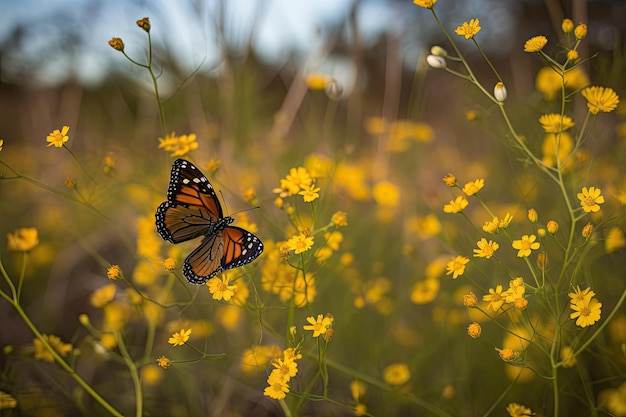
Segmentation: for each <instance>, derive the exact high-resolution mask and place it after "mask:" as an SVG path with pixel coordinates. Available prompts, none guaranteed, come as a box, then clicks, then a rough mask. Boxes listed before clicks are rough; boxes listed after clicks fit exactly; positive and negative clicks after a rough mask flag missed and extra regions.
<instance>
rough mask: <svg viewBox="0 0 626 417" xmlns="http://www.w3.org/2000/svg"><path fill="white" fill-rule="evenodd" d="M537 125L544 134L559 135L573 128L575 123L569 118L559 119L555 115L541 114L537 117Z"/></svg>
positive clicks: (559, 116) (558, 116)
mask: <svg viewBox="0 0 626 417" xmlns="http://www.w3.org/2000/svg"><path fill="white" fill-rule="evenodd" d="M539 123H540V124H541V127H543V130H545V131H546V133H560V132H565V131H566V130H567V129H569V128H572V127H574V125H575V123H574V121H573V120H572V118H571V117H569V116H563V117H561V115H560V114H557V113H548V114H543V115H541V117H539Z"/></svg>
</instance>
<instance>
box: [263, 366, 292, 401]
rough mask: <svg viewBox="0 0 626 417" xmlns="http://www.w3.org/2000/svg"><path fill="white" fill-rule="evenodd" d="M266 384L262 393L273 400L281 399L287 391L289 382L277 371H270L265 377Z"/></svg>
mask: <svg viewBox="0 0 626 417" xmlns="http://www.w3.org/2000/svg"><path fill="white" fill-rule="evenodd" d="M267 384H268V386H267V387H266V388H265V390H264V391H263V395H265V396H266V397H270V398H273V399H275V400H282V399H283V398H285V397H286V394H287V393H288V392H289V384H288V383H287V381H285V380H284V379H283V378H282V375H281V374H279V373H277V372H271V373H270V376H269V377H268V378H267Z"/></svg>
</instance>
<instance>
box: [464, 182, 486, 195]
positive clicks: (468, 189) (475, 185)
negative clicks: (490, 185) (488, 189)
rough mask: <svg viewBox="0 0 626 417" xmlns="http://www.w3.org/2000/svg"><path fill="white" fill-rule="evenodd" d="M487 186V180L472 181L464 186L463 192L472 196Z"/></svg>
mask: <svg viewBox="0 0 626 417" xmlns="http://www.w3.org/2000/svg"><path fill="white" fill-rule="evenodd" d="M484 186H485V180H484V179H482V178H480V179H477V180H476V181H470V182H468V183H467V184H465V185H464V186H463V192H464V193H465V195H467V196H468V197H469V196H472V195H474V194H476V193H477V192H479V191H480V190H481V189H482V188H483V187H484Z"/></svg>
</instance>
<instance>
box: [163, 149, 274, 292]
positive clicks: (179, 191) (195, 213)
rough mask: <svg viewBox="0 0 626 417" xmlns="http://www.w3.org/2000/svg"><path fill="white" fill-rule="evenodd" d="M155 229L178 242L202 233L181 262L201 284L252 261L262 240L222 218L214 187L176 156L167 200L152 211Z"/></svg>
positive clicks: (190, 277)
mask: <svg viewBox="0 0 626 417" xmlns="http://www.w3.org/2000/svg"><path fill="white" fill-rule="evenodd" d="M155 217H156V228H157V232H159V235H161V237H162V238H163V239H165V240H167V241H168V242H172V243H181V242H186V241H188V240H191V239H195V238H197V237H200V236H203V238H202V241H201V242H200V245H199V246H198V247H197V248H196V249H194V251H193V252H191V254H189V256H187V259H185V262H184V264H183V275H184V276H185V278H187V281H189V282H190V283H191V284H204V283H205V282H207V281H208V280H209V279H210V278H212V277H213V276H215V275H216V274H217V273H219V272H221V271H225V270H227V269H231V268H237V267H239V266H242V265H245V264H247V263H250V262H252V261H253V260H255V259H256V258H257V257H258V256H259V255H260V254H261V253H262V252H263V242H261V240H260V239H259V238H258V237H256V236H255V235H253V234H252V233H250V232H248V231H247V230H244V229H242V228H240V227H235V226H230V224H231V223H232V222H233V221H234V219H233V218H232V217H230V216H226V217H224V213H223V212H222V206H221V205H220V202H219V200H218V199H217V195H216V193H215V189H214V188H213V186H212V185H211V183H210V182H209V180H208V179H207V177H206V176H204V174H202V172H200V170H199V169H198V168H197V167H196V166H195V165H193V164H192V163H191V162H189V161H186V160H184V159H177V160H176V161H174V164H173V165H172V173H171V176H170V185H169V187H168V189H167V201H165V202H163V203H161V205H159V207H158V208H157V210H156V214H155Z"/></svg>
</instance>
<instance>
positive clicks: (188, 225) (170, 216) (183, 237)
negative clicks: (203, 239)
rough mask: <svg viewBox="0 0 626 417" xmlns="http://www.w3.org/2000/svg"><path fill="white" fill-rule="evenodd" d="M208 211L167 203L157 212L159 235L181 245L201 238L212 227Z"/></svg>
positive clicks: (162, 204)
mask: <svg viewBox="0 0 626 417" xmlns="http://www.w3.org/2000/svg"><path fill="white" fill-rule="evenodd" d="M211 225H212V221H211V218H210V217H209V216H207V213H206V211H204V210H201V209H198V208H194V207H187V206H184V205H180V204H176V203H172V202H170V201H166V202H164V203H161V205H160V206H159V207H158V208H157V211H156V226H157V232H159V235H161V237H162V238H163V239H165V240H167V241H168V242H172V243H180V242H185V241H187V240H191V239H194V238H196V237H200V236H202V235H204V234H205V233H206V231H207V230H208V229H209V228H210V227H211Z"/></svg>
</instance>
